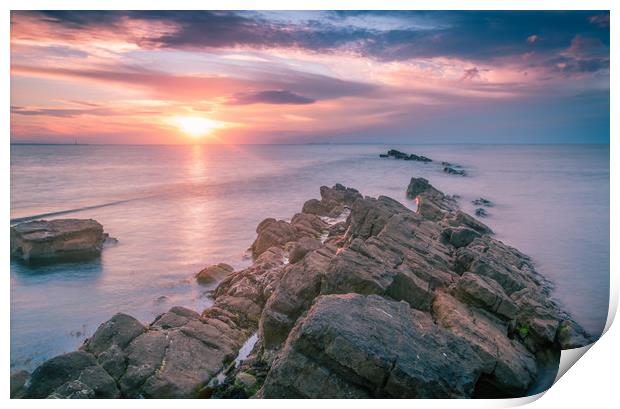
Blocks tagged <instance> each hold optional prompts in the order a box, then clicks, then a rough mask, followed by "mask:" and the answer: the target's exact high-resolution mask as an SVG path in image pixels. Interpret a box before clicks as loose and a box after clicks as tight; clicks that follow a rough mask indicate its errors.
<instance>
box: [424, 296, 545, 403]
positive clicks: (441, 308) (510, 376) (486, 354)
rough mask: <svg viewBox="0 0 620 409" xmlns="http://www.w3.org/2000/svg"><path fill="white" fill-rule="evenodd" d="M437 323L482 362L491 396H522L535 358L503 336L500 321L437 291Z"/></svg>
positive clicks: (532, 377) (504, 329)
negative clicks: (469, 348)
mask: <svg viewBox="0 0 620 409" xmlns="http://www.w3.org/2000/svg"><path fill="white" fill-rule="evenodd" d="M433 312H434V315H433V316H434V317H435V319H436V321H437V323H438V324H439V325H441V326H442V327H444V328H446V329H448V330H449V331H450V332H451V333H452V334H454V335H456V336H458V337H460V338H461V339H462V340H463V341H466V342H468V343H469V345H470V346H471V347H472V349H473V350H474V351H475V352H476V354H477V355H478V356H479V357H480V359H481V360H482V362H483V370H482V372H483V373H484V374H485V376H484V378H483V379H484V389H486V390H487V393H491V392H489V390H490V391H492V394H493V395H494V396H504V397H508V396H523V394H525V392H527V390H528V388H529V387H530V386H531V385H532V383H533V382H534V380H535V379H536V373H537V368H536V358H535V357H534V356H533V355H532V354H531V353H530V352H529V351H528V350H527V349H526V348H525V347H524V346H523V345H521V344H520V343H518V342H516V341H514V340H511V339H509V338H508V337H507V327H506V326H505V324H503V323H502V322H501V321H496V320H494V319H493V318H491V317H490V316H487V315H485V314H482V313H481V312H480V311H476V310H475V309H472V308H471V307H469V306H467V305H466V304H463V303H462V302H460V301H458V300H457V299H455V298H453V297H452V296H450V295H449V294H447V293H445V292H443V291H441V290H438V291H436V292H435V297H434V299H433Z"/></svg>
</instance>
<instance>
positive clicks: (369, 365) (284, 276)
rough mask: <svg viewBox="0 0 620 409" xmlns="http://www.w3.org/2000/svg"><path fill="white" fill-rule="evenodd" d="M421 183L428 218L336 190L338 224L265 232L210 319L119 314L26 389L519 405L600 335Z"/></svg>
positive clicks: (328, 197)
mask: <svg viewBox="0 0 620 409" xmlns="http://www.w3.org/2000/svg"><path fill="white" fill-rule="evenodd" d="M410 186H412V187H411V192H412V194H413V195H415V197H416V199H417V200H418V209H417V211H416V212H413V211H411V210H410V209H408V208H407V207H405V206H403V205H402V204H400V203H398V202H396V201H395V200H393V199H390V198H387V197H379V198H378V199H373V198H368V197H367V198H363V197H362V196H361V195H360V194H359V192H357V191H356V190H354V189H349V188H345V187H344V186H342V185H336V186H334V187H333V188H327V187H322V188H321V201H318V200H317V201H316V202H317V203H318V204H319V205H320V207H321V212H324V214H325V216H328V217H323V218H321V217H319V215H317V214H314V213H310V212H305V211H304V213H300V214H297V215H295V216H294V217H293V219H292V220H291V223H287V222H285V221H277V220H275V219H266V220H264V221H263V222H261V223H260V224H259V226H258V227H257V233H258V237H257V239H256V241H255V242H254V245H253V246H252V247H253V250H254V252H255V254H254V255H255V259H254V263H253V264H252V266H250V267H248V268H246V269H243V270H240V271H234V272H230V273H229V274H228V275H227V276H226V277H225V278H223V280H222V281H221V282H220V284H219V285H218V286H217V288H216V289H215V290H214V291H213V298H214V303H213V305H212V306H211V307H210V308H208V309H206V310H205V311H203V313H202V314H198V313H196V312H194V311H191V310H188V309H186V308H182V307H173V308H172V309H170V310H169V311H168V312H167V313H165V314H162V315H161V316H159V317H157V318H156V319H155V320H154V322H152V323H151V324H150V325H149V326H146V327H145V326H143V325H142V324H140V323H139V322H137V321H135V320H134V319H133V318H131V317H129V316H126V315H123V314H118V315H116V316H115V317H113V318H112V320H110V321H109V322H107V323H105V324H103V325H101V326H100V327H99V329H98V330H97V332H96V333H95V335H93V337H92V338H91V339H90V340H88V341H87V342H86V343H85V344H84V346H83V348H82V349H83V350H82V351H78V352H75V353H72V354H77V355H71V354H67V355H63V356H60V357H56V358H52V359H51V360H49V361H47V362H46V363H44V364H43V365H42V366H41V367H39V368H37V370H35V372H34V373H33V376H32V381H31V382H30V383H29V386H28V387H27V388H25V389H22V392H19V393H16V395H17V396H18V397H19V396H28V394H31V395H36V396H38V397H48V396H49V397H114V396H119V393H120V396H122V397H146V398H151V397H152V398H165V397H208V396H212V397H237V398H247V397H252V396H253V397H277V398H283V397H334V398H337V397H357V398H363V397H404V398H407V397H442V398H446V397H448V398H449V397H513V396H523V395H524V394H525V393H526V392H527V391H528V390H529V388H530V386H531V385H532V384H533V383H534V382H535V381H536V380H537V378H538V377H539V374H538V367H537V364H540V365H541V366H542V365H545V362H546V361H545V360H546V359H547V358H545V357H546V356H554V357H557V355H558V354H559V349H558V348H559V347H562V348H574V347H580V346H584V345H587V344H588V343H590V342H592V341H593V340H592V338H591V336H589V335H588V334H587V333H586V332H585V331H584V330H583V329H582V328H581V327H580V326H579V325H578V324H577V323H576V322H575V321H574V320H572V319H571V318H570V316H569V315H568V314H567V313H566V312H564V311H562V308H561V307H560V306H559V305H558V304H556V303H555V302H554V301H553V300H552V299H550V298H549V292H548V290H547V288H548V285H547V284H548V283H547V282H546V281H545V280H544V278H543V277H541V276H540V275H539V274H538V273H537V272H536V270H535V268H534V265H533V263H532V261H531V260H530V259H529V257H527V256H526V255H524V254H522V253H520V252H519V251H518V250H516V249H514V248H512V247H510V246H507V245H505V244H504V243H502V242H500V241H498V240H496V239H495V238H493V237H492V236H491V235H490V234H491V233H492V232H491V230H490V229H489V228H488V227H487V226H485V225H484V224H482V223H480V222H479V221H477V220H476V219H474V218H473V217H471V216H469V215H467V214H465V213H463V212H461V211H460V210H459V209H458V206H457V204H456V202H455V199H454V198H453V197H451V196H446V195H444V194H443V193H442V192H440V191H438V190H436V189H435V188H433V187H432V186H431V185H430V184H428V181H425V180H424V179H415V178H414V179H412V182H411V183H410ZM335 215H338V218H337V219H335V218H334V216H335ZM345 217H346V220H344V221H343V219H344V218H345ZM330 224H331V225H330ZM326 236H327V237H326ZM317 238H320V239H321V240H323V239H324V242H321V241H320V240H317ZM255 333H257V334H258V335H257V336H258V339H257V341H256V343H255V344H254V346H253V348H252V352H251V354H250V356H248V357H245V356H244V358H243V362H241V363H240V364H238V365H237V364H236V363H234V362H237V360H236V359H235V357H236V356H237V354H238V353H239V350H240V348H241V346H242V345H243V344H244V342H246V340H248V338H249V337H250V336H251V335H252V334H255ZM543 361H545V362H543ZM218 373H221V374H224V375H225V382H224V383H223V384H221V385H219V386H217V385H216V386H214V385H215V384H217V382H215V381H214V377H215V375H216V374H218ZM246 375H248V376H246ZM251 377H253V378H254V380H252V379H251ZM218 379H219V377H218ZM18 381H19V382H21V381H20V380H19V379H15V380H14V381H13V382H14V383H15V385H19V382H18ZM246 381H247V382H246ZM254 381H255V383H253V382H254ZM263 382H264V383H263ZM252 383H253V384H252ZM22 384H23V383H22ZM250 384H252V386H248V385H250ZM15 388H16V390H17V388H18V387H17V386H16V387H15ZM115 388H117V389H115ZM12 393H13V392H12Z"/></svg>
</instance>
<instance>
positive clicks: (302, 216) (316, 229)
mask: <svg viewBox="0 0 620 409" xmlns="http://www.w3.org/2000/svg"><path fill="white" fill-rule="evenodd" d="M291 225H293V226H294V227H295V228H297V230H298V231H300V232H301V233H302V234H305V235H306V236H308V237H320V236H321V234H322V233H323V231H324V230H325V229H327V228H328V227H329V225H328V224H327V223H325V222H324V221H323V220H322V219H321V218H320V217H319V216H317V215H315V214H308V213H297V214H296V215H295V216H293V218H292V219H291Z"/></svg>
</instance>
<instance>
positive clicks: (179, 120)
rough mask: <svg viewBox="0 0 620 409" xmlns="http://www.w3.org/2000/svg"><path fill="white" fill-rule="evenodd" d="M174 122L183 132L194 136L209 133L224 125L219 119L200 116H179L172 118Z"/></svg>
mask: <svg viewBox="0 0 620 409" xmlns="http://www.w3.org/2000/svg"><path fill="white" fill-rule="evenodd" d="M172 123H173V124H174V125H175V126H176V127H177V128H179V130H180V131H181V132H183V133H184V134H186V135H188V136H191V137H194V138H198V137H201V136H205V135H208V134H210V133H211V132H213V130H215V129H217V128H221V127H222V126H223V124H222V123H221V122H219V121H214V120H212V119H208V118H204V117H200V116H177V117H174V118H173V119H172Z"/></svg>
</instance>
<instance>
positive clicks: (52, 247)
mask: <svg viewBox="0 0 620 409" xmlns="http://www.w3.org/2000/svg"><path fill="white" fill-rule="evenodd" d="M107 238H108V235H107V233H104V232H103V226H102V225H101V224H99V223H98V222H97V221H95V220H92V219H88V220H85V219H58V220H50V221H47V220H37V221H31V222H26V223H20V224H17V225H15V226H11V256H12V257H16V258H19V259H21V260H23V261H25V262H53V261H59V260H69V259H83V258H89V257H96V256H98V255H99V254H101V250H102V248H103V243H104V242H105V241H106V239H107Z"/></svg>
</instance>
